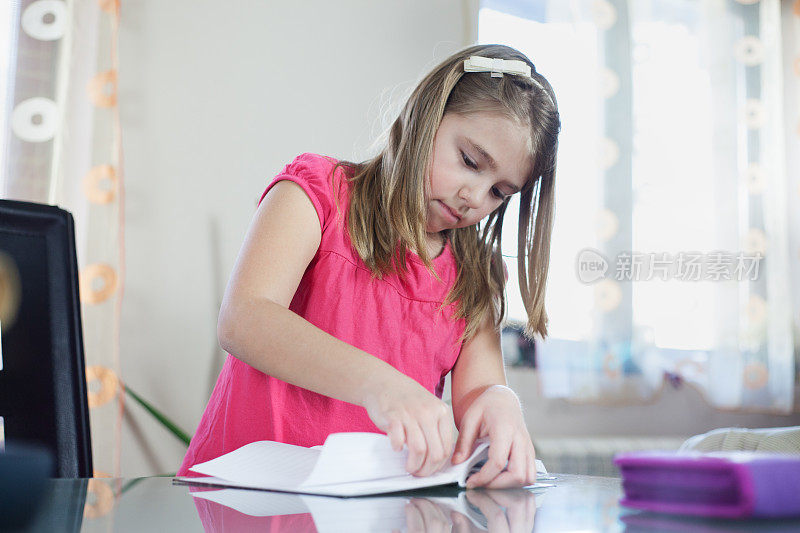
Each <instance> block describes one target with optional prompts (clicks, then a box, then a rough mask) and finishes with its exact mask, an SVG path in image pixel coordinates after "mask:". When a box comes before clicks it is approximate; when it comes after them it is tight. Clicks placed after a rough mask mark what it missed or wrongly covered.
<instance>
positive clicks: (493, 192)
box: [461, 151, 506, 201]
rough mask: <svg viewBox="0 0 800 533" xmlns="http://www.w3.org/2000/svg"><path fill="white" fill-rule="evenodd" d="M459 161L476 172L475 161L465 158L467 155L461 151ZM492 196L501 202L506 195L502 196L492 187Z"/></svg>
mask: <svg viewBox="0 0 800 533" xmlns="http://www.w3.org/2000/svg"><path fill="white" fill-rule="evenodd" d="M461 159H463V160H464V164H465V165H467V166H468V167H469V168H471V169H473V170H477V169H478V165H477V164H476V163H475V161H473V160H472V159H470V158H469V157H468V156H467V154H465V153H464V152H463V151H462V152H461ZM492 195H493V196H494V197H495V198H497V199H498V200H501V201H502V200H505V199H506V195H505V194H503V192H502V191H501V190H500V189H498V188H497V187H492Z"/></svg>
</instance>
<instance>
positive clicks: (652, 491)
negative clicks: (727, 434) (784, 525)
mask: <svg viewBox="0 0 800 533" xmlns="http://www.w3.org/2000/svg"><path fill="white" fill-rule="evenodd" d="M614 463H616V464H617V466H619V469H620V473H621V474H622V488H623V490H624V492H625V495H624V497H623V498H622V500H621V501H620V504H622V505H624V506H626V507H632V508H634V509H643V510H647V511H655V512H660V513H675V514H684V515H697V516H713V517H723V518H745V517H781V516H782V517H788V516H800V455H779V454H768V453H758V452H712V453H696V452H631V453H622V454H618V455H617V456H616V457H615V458H614Z"/></svg>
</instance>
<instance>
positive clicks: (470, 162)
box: [461, 152, 478, 170]
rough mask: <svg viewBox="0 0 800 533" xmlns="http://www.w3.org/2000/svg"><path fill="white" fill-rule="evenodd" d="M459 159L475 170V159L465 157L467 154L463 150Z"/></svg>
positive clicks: (476, 166)
mask: <svg viewBox="0 0 800 533" xmlns="http://www.w3.org/2000/svg"><path fill="white" fill-rule="evenodd" d="M461 159H463V160H464V164H465V165H467V166H468V167H469V168H471V169H475V170H477V168H478V165H477V164H476V163H475V161H473V160H472V159H470V158H469V157H467V154H465V153H464V152H461Z"/></svg>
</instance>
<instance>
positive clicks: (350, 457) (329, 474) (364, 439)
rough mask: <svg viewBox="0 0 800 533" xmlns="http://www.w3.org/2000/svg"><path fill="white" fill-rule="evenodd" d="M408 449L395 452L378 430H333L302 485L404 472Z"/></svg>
mask: <svg viewBox="0 0 800 533" xmlns="http://www.w3.org/2000/svg"><path fill="white" fill-rule="evenodd" d="M407 459H408V450H407V449H405V448H403V450H401V451H399V452H396V451H394V450H393V449H392V444H391V440H390V439H389V437H388V436H386V435H383V434H381V433H358V432H353V433H332V434H331V435H328V438H327V439H325V445H324V446H323V447H322V453H321V454H320V456H319V459H318V460H317V463H316V466H315V467H314V470H313V472H311V474H310V475H309V476H308V478H307V479H306V480H305V482H304V483H303V486H304V487H310V486H314V485H328V484H331V483H348V482H351V481H364V480H367V479H382V478H387V477H394V476H406V475H408V472H406V466H405V465H406V461H407Z"/></svg>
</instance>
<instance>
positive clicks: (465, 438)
mask: <svg viewBox="0 0 800 533" xmlns="http://www.w3.org/2000/svg"><path fill="white" fill-rule="evenodd" d="M479 428H480V425H479V424H478V419H476V418H475V417H474V416H470V412H467V413H466V414H465V415H464V418H462V419H461V428H460V430H459V432H458V441H456V451H455V454H454V455H453V464H458V463H461V462H463V461H464V460H465V459H466V458H467V457H469V454H470V452H472V445H473V443H474V442H475V439H476V438H477V437H478V429H479Z"/></svg>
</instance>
